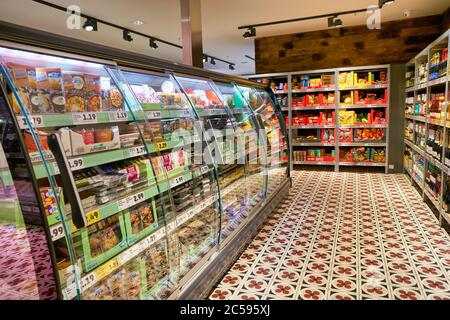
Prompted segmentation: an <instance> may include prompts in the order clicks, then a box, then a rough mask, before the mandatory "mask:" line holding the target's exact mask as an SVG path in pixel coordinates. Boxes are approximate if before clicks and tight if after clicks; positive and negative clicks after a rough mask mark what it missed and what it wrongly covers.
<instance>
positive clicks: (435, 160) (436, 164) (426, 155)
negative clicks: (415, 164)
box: [425, 153, 444, 170]
mask: <svg viewBox="0 0 450 320" xmlns="http://www.w3.org/2000/svg"><path fill="white" fill-rule="evenodd" d="M425 159H427V161H428V162H431V163H432V164H434V165H435V166H436V167H438V168H439V169H440V170H444V165H443V164H442V163H441V162H440V161H439V160H438V159H436V158H435V157H433V156H432V155H430V154H428V153H425Z"/></svg>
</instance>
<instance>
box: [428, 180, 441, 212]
mask: <svg viewBox="0 0 450 320" xmlns="http://www.w3.org/2000/svg"><path fill="white" fill-rule="evenodd" d="M424 193H425V195H426V196H427V197H428V199H429V200H430V202H431V203H432V204H433V205H434V206H435V207H436V209H438V210H439V207H440V206H439V201H438V200H437V199H436V197H435V196H434V195H433V193H432V192H431V190H430V188H429V187H428V186H427V185H425V188H424Z"/></svg>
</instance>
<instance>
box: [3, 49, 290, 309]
mask: <svg viewBox="0 0 450 320" xmlns="http://www.w3.org/2000/svg"><path fill="white" fill-rule="evenodd" d="M44 44H45V43H43V46H44ZM47 45H48V44H47ZM60 46H61V47H62V48H61V50H57V51H56V50H54V49H53V50H49V49H48V48H41V47H37V46H36V47H32V46H24V45H22V44H16V43H14V42H6V41H5V42H0V62H1V64H0V67H1V78H0V79H1V82H0V83H1V90H2V95H1V100H0V102H1V106H0V107H1V119H0V125H1V126H0V128H1V133H2V135H1V139H2V148H1V150H0V160H1V161H0V163H1V166H0V167H1V168H0V179H1V181H0V182H1V183H0V188H1V189H0V205H1V211H0V227H1V228H2V231H0V247H2V248H7V250H6V249H5V250H1V251H0V272H1V273H2V277H3V274H5V278H6V279H11V282H8V281H9V280H7V281H4V282H2V283H1V285H2V287H0V298H19V299H56V298H60V299H133V300H135V299H168V298H169V299H174V298H186V297H191V298H192V297H201V295H202V294H204V293H205V292H206V291H207V290H208V288H212V286H213V285H214V284H215V281H216V279H217V278H218V277H219V276H220V274H221V272H222V274H223V272H224V271H226V270H223V269H224V266H226V265H227V264H229V263H231V262H233V261H232V260H233V258H235V257H236V252H239V250H238V248H241V247H242V246H244V245H245V244H246V241H249V240H250V238H251V236H252V232H254V231H252V230H254V228H255V227H256V226H258V225H259V224H260V223H261V222H262V221H263V220H264V217H265V216H267V214H268V213H269V212H270V211H271V209H272V208H273V207H274V206H276V204H277V203H278V202H279V201H280V200H281V199H282V198H283V197H284V196H285V195H286V192H287V189H288V187H289V172H288V171H287V166H286V163H287V161H288V160H287V159H286V158H285V157H284V156H282V157H279V159H277V160H276V161H272V160H271V161H269V162H267V161H266V160H267V159H268V158H269V157H270V156H273V155H274V154H275V153H277V154H278V153H284V152H286V151H285V150H286V148H287V146H286V138H285V136H286V135H285V129H284V128H283V127H280V126H279V123H278V119H279V117H280V113H279V110H277V108H276V106H275V104H274V103H273V101H272V98H271V97H270V96H269V95H268V94H267V93H266V92H265V89H264V87H262V86H258V85H254V86H253V85H252V86H250V84H247V83H248V81H246V80H241V79H238V78H231V77H229V78H228V77H227V76H224V75H219V74H215V73H209V72H206V71H201V72H199V71H198V70H196V69H194V68H192V70H191V69H189V68H188V67H185V66H180V67H178V68H179V69H180V72H177V65H175V64H174V65H173V66H172V67H173V68H167V66H166V65H167V64H168V63H167V62H165V64H166V65H164V63H163V62H161V63H160V64H159V61H149V62H148V63H147V64H140V65H139V67H136V65H135V64H134V63H132V59H131V58H130V59H129V61H130V63H127V61H128V60H127V59H126V55H125V56H123V57H122V58H121V59H117V58H116V59H114V58H113V57H117V56H114V54H119V53H115V52H114V49H111V50H112V53H111V59H109V60H108V59H105V56H102V57H101V58H99V57H97V56H96V55H95V54H94V53H92V52H88V51H86V52H83V53H84V55H82V54H77V55H74V54H71V53H66V52H64V50H63V49H64V48H65V47H64V46H63V45H62V44H60ZM44 47H45V46H44ZM66 47H67V48H68V47H69V45H68V44H67V45H66ZM113 53H114V54H113ZM120 54H123V53H120ZM118 61H120V62H118ZM169 70H170V71H169ZM190 71H192V74H190V73H189V72H190ZM240 82H241V83H240ZM244 84H246V85H247V87H246V88H245V90H244V89H243V88H242V87H241V85H244ZM248 91H250V92H251V95H247V93H246V92H248ZM253 96H256V97H257V103H260V105H259V106H257V105H256V104H255V102H254V101H253ZM275 138H276V139H279V138H281V139H280V140H281V143H280V144H279V145H278V147H279V149H273V147H272V146H273V145H275V144H274V143H272V142H273V141H275ZM261 147H262V148H261ZM263 160H264V161H263ZM277 187H278V188H277ZM11 243H12V244H11ZM228 252H232V253H231V254H228ZM22 264H23V268H22V267H21V266H22ZM208 268H214V270H215V273H209V274H208V273H205V272H206V271H205V270H208ZM3 287H4V288H3ZM205 290H206V291H205Z"/></svg>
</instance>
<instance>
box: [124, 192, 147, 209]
mask: <svg viewBox="0 0 450 320" xmlns="http://www.w3.org/2000/svg"><path fill="white" fill-rule="evenodd" d="M127 199H128V200H127V201H128V207H132V206H134V205H136V204H138V203H140V202H142V201H144V200H145V195H144V192H143V191H141V192H139V193H136V194H133V195H131V196H129V197H128V198H127Z"/></svg>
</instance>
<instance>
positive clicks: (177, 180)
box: [170, 176, 184, 188]
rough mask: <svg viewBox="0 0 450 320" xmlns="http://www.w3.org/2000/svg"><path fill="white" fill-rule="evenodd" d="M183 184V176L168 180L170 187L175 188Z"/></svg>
mask: <svg viewBox="0 0 450 320" xmlns="http://www.w3.org/2000/svg"><path fill="white" fill-rule="evenodd" d="M183 182H184V176H179V177H176V178H175V179H172V180H170V187H171V188H173V187H176V186H178V185H180V184H182V183H183Z"/></svg>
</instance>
